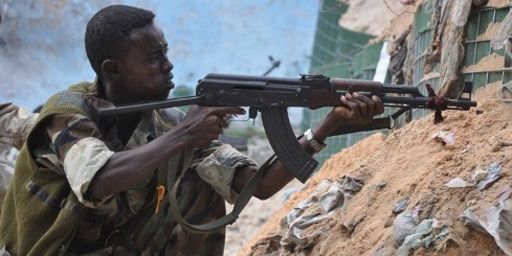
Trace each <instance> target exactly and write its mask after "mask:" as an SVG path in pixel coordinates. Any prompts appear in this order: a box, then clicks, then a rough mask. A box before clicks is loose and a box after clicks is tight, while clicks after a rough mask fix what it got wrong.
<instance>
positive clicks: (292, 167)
mask: <svg viewBox="0 0 512 256" xmlns="http://www.w3.org/2000/svg"><path fill="white" fill-rule="evenodd" d="M261 118H262V120H263V127H264V128H265V133H266V134H267V138H268V140H269V143H270V146H271V147H272V149H273V150H274V152H275V153H276V156H277V158H278V159H279V160H280V161H281V163H283V164H284V166H285V167H286V168H287V169H288V171H290V172H291V173H292V174H293V175H294V176H295V178H297V179H298V180H299V181H300V182H302V183H304V182H306V181H307V180H308V178H309V177H310V176H311V174H312V173H313V171H314V170H315V168H316V167H317V166H318V162H317V161H316V160H315V159H314V158H313V157H312V156H311V155H309V154H308V153H307V152H306V151H305V150H304V149H303V148H302V146H301V145H300V143H299V142H298V140H297V138H296V137H295V134H294V133H293V130H292V127H291V125H290V119H289V118H288V112H287V110H286V108H284V107H264V108H263V109H262V110H261Z"/></svg>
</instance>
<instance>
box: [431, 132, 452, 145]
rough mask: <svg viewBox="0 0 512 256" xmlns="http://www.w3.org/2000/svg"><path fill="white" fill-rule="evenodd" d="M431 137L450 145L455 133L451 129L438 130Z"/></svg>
mask: <svg viewBox="0 0 512 256" xmlns="http://www.w3.org/2000/svg"><path fill="white" fill-rule="evenodd" d="M432 138H433V139H434V140H436V141H439V142H441V143H442V144H443V145H452V144H454V143H455V133H453V132H451V131H440V132H438V133H436V134H434V135H433V136H432Z"/></svg>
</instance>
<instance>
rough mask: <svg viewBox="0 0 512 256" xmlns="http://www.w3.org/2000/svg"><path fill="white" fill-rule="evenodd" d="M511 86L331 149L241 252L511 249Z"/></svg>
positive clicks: (418, 252) (445, 252)
mask: <svg viewBox="0 0 512 256" xmlns="http://www.w3.org/2000/svg"><path fill="white" fill-rule="evenodd" d="M511 96H512V94H511V90H510V85H506V86H503V85H502V84H501V82H496V83H493V84H489V85H487V86H486V87H485V88H480V89H479V90H477V91H476V94H475V96H474V97H475V98H476V100H477V101H478V107H476V108H473V109H471V110H469V111H460V112H459V111H446V112H444V113H443V114H444V116H445V120H444V122H442V123H439V124H437V125H434V123H433V115H429V116H427V117H425V118H423V119H420V120H416V121H412V122H411V123H409V124H408V125H406V126H405V127H402V128H400V129H397V130H394V131H392V132H391V133H390V134H389V136H388V137H387V138H386V139H385V140H383V137H384V136H383V135H382V134H380V135H374V136H372V137H369V138H367V139H366V140H363V141H361V142H360V143H358V144H356V145H354V146H353V147H351V148H348V149H345V150H344V151H342V152H340V153H338V154H337V155H334V156H333V157H332V158H331V159H330V160H329V161H327V162H326V163H325V164H324V166H323V167H322V168H321V170H320V171H319V172H318V173H317V174H316V175H315V176H314V177H312V178H311V180H310V181H308V183H307V184H306V187H305V188H304V189H303V190H302V191H300V192H297V193H296V194H295V195H294V196H292V198H291V199H290V200H289V201H288V202H287V203H286V204H285V205H284V207H283V208H282V209H280V210H279V211H277V212H276V213H275V214H274V215H273V216H272V217H271V218H270V219H269V220H268V222H267V223H266V224H265V225H264V226H263V227H262V229H261V230H260V232H259V234H258V235H257V236H256V237H255V238H254V239H253V241H252V242H251V243H250V244H248V245H247V246H246V247H245V248H244V249H243V250H242V251H241V252H240V255H268V254H272V253H275V254H272V255H382V256H384V255H424V254H425V255H471V254H473V255H506V254H505V253H508V255H512V254H511V253H512V241H511V240H510V237H512V225H511V223H509V220H510V219H511V218H512V212H511V209H510V208H511V207H512V199H510V195H511V194H512V188H511V186H512V183H511V181H512V177H511V171H512V162H511V159H512V146H511V145H512V103H511V102H510V101H511V99H510V97H511Z"/></svg>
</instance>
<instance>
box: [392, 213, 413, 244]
mask: <svg viewBox="0 0 512 256" xmlns="http://www.w3.org/2000/svg"><path fill="white" fill-rule="evenodd" d="M418 214H419V208H418V207H417V208H415V209H414V210H413V211H404V212H402V213H400V214H398V216H396V218H395V221H393V241H394V245H395V246H396V247H399V246H400V245H402V243H403V242H404V240H405V238H406V237H407V236H409V235H411V234H414V232H415V231H416V223H418Z"/></svg>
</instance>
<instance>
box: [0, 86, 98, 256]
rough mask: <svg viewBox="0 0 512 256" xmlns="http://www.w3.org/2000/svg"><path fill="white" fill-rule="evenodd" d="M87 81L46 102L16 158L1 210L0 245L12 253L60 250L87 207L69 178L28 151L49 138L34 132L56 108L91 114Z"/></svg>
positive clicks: (73, 112) (24, 253)
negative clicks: (80, 201) (69, 183)
mask: <svg viewBox="0 0 512 256" xmlns="http://www.w3.org/2000/svg"><path fill="white" fill-rule="evenodd" d="M85 88H86V85H85V84H83V85H79V86H76V87H74V88H73V89H72V90H69V91H65V92H62V93H59V94H57V95H55V96H53V97H52V98H50V100H49V101H48V102H47V103H46V104H45V107H44V108H43V109H42V111H41V114H40V116H39V118H38V119H37V121H36V123H35V124H34V126H33V128H32V130H31V131H30V133H29V135H28V137H27V140H26V141H25V143H24V145H23V147H22V149H21V151H20V154H19V156H18V159H17V162H16V167H15V169H16V171H15V174H14V177H13V179H12V182H11V185H10V187H9V189H8V191H7V195H6V197H5V200H4V204H3V206H2V211H1V215H0V246H5V247H6V249H7V251H9V252H10V253H11V254H14V255H62V254H64V253H65V252H66V250H67V247H68V245H69V242H70V241H71V239H72V238H73V236H74V233H75V231H76V229H77V226H78V223H79V222H80V220H81V219H82V218H83V216H84V214H85V213H86V211H85V209H84V207H83V206H82V205H81V204H80V203H79V202H78V200H77V198H76V196H75V195H74V193H73V192H72V191H71V190H70V187H69V185H68V183H67V180H66V178H65V177H64V176H61V175H59V174H57V173H55V172H54V171H51V170H49V169H46V168H43V167H39V166H38V164H37V163H36V162H35V160H34V158H33V156H32V155H31V152H33V150H34V149H35V148H37V147H38V146H40V145H42V144H43V143H47V140H48V138H47V137H44V136H42V135H43V134H45V133H42V132H38V130H39V129H41V127H43V126H44V124H45V122H46V121H47V120H48V118H49V117H50V116H52V115H55V114H81V115H84V116H88V117H91V118H93V117H92V116H91V113H89V111H88V107H87V104H86V103H85V101H84V99H83V97H82V95H83V93H84V92H85Z"/></svg>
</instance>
